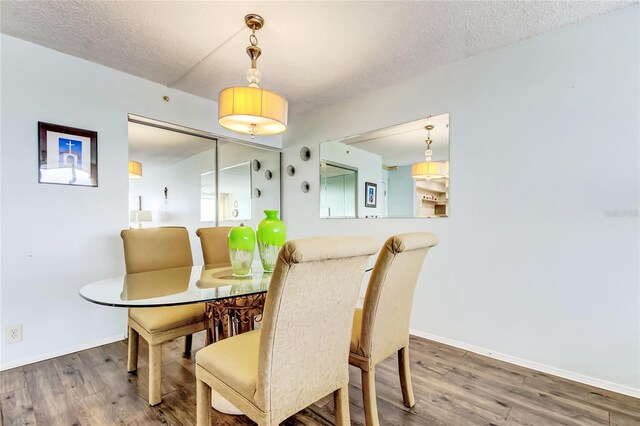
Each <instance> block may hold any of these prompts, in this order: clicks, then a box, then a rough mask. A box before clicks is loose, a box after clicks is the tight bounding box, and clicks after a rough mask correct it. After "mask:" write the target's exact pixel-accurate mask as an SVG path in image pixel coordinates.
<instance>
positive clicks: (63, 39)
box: [0, 0, 635, 115]
mask: <svg viewBox="0 0 640 426" xmlns="http://www.w3.org/2000/svg"><path fill="white" fill-rule="evenodd" d="M630 3H635V2H621V1H603V2H597V1H593V2H592V1H568V2H555V1H499V2H487V1H482V2H477V1H471V2H467V1H442V2H439V1H429V2H426V1H423V2H419V1H414V2H408V1H407V2H405V1H386V2H369V1H352V2H328V1H327V2H245V1H242V2H240V1H235V2H218V1H216V2H190V1H166V2H162V1H138V2H136V1H126V2H125V1H63V2H58V1H7V0H5V1H2V2H0V15H1V20H0V30H1V31H2V32H3V33H6V34H9V35H12V36H15V37H18V38H21V39H24V40H28V41H31V42H34V43H37V44H41V45H43V46H47V47H50V48H53V49H56V50H59V51H61V52H65V53H68V54H71V55H74V56H78V57H81V58H84V59H88V60H90V61H93V62H97V63H100V64H103V65H106V66H108V67H111V68H115V69H118V70H122V71H125V72H127V73H130V74H134V75H137V76H140V77H143V78H146V79H149V80H152V81H155V82H158V83H161V84H164V85H167V86H170V87H175V88H176V89H179V90H183V91H186V92H190V93H193V94H196V95H199V96H202V97H205V98H208V99H217V96H218V92H219V91H220V90H221V89H222V88H224V87H228V86H233V85H244V84H246V81H245V78H244V75H245V72H246V70H247V69H248V68H249V60H248V58H247V56H246V54H245V52H244V50H245V47H246V46H247V45H248V36H249V30H248V29H247V28H246V27H245V26H244V15H245V14H247V13H252V12H254V13H259V14H261V15H262V16H263V17H264V18H265V21H266V24H265V27H264V28H263V29H262V30H260V31H259V32H258V40H259V46H260V47H261V48H262V51H263V54H262V57H261V58H260V60H259V61H258V68H259V69H260V70H261V71H262V74H263V82H262V84H261V85H262V87H264V88H268V89H271V90H274V91H276V92H279V93H281V94H283V95H284V96H285V97H287V99H289V102H290V111H291V114H292V115H297V114H300V113H303V112H306V111H309V110H313V109H316V108H319V107H322V106H326V105H330V104H332V103H334V102H337V101H339V100H342V99H345V98H349V97H351V96H353V95H355V94H358V93H361V92H363V91H367V90H371V89H373V88H375V87H379V86H385V85H389V84H392V83H394V82H396V81H397V80H402V79H406V78H410V77H412V76H413V75H416V74H418V73H421V72H424V70H427V69H432V68H436V67H439V66H442V65H445V64H449V63H452V62H456V61H460V60H462V59H465V58H467V57H470V56H473V55H477V54H478V53H481V52H485V51H489V50H493V49H497V48H499V47H503V46H506V45H510V44H513V43H517V42H518V41H521V40H524V39H526V38H528V37H531V36H534V35H537V34H540V33H543V32H545V31H549V30H552V29H554V28H558V27H561V26H563V25H566V24H568V23H572V22H576V21H579V20H582V19H585V18H588V17H591V16H595V15H599V14H603V13H606V12H608V11H610V10H613V9H617V8H620V7H623V6H625V5H627V4H630ZM189 71H190V72H189ZM185 73H186V75H185Z"/></svg>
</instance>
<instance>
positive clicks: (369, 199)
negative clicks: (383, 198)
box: [364, 182, 378, 208]
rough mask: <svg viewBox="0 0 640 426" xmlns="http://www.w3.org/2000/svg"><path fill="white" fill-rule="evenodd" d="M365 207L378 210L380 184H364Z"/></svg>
mask: <svg viewBox="0 0 640 426" xmlns="http://www.w3.org/2000/svg"><path fill="white" fill-rule="evenodd" d="M364 206H365V207H372V208H376V207H377V206H378V184H377V183H373V182H365V183H364Z"/></svg>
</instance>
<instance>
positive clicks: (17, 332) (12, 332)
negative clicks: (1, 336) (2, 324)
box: [5, 324, 22, 343]
mask: <svg viewBox="0 0 640 426" xmlns="http://www.w3.org/2000/svg"><path fill="white" fill-rule="evenodd" d="M5 341H6V342H7V343H18V342H22V324H16V325H10V326H9V327H7V328H6V329H5Z"/></svg>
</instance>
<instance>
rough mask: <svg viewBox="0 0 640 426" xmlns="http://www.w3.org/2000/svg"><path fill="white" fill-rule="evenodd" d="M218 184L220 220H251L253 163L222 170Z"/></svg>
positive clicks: (244, 163) (246, 162)
mask: <svg viewBox="0 0 640 426" xmlns="http://www.w3.org/2000/svg"><path fill="white" fill-rule="evenodd" d="M218 182H219V183H218V200H219V201H218V203H219V204H218V206H219V212H218V214H219V216H218V217H219V218H220V220H221V221H229V220H251V163H250V162H249V161H245V162H243V163H240V164H234V165H231V166H227V167H222V168H220V171H219V172H218Z"/></svg>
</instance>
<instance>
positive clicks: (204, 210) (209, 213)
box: [128, 115, 280, 232]
mask: <svg viewBox="0 0 640 426" xmlns="http://www.w3.org/2000/svg"><path fill="white" fill-rule="evenodd" d="M128 126H129V160H130V161H129V177H130V179H129V210H130V218H131V226H132V227H145V228H146V227H157V226H186V227H187V228H188V229H189V230H190V231H194V232H195V229H197V228H199V227H206V226H217V225H230V226H233V225H236V224H238V223H239V222H244V223H245V224H247V225H249V224H251V225H253V226H255V224H257V223H258V222H259V221H260V220H262V219H263V217H264V214H263V213H262V210H266V209H269V210H279V209H280V152H279V151H278V150H274V149H271V148H267V147H262V146H259V145H254V144H249V143H245V142H241V141H236V140H233V139H228V138H217V137H215V136H213V135H210V134H208V133H206V132H201V131H198V130H195V129H189V128H184V127H181V126H176V125H172V124H170V123H163V122H160V121H157V120H152V119H147V118H144V117H139V116H134V115H130V116H129V124H128ZM256 162H259V163H260V164H261V167H260V169H259V171H255V170H254V169H253V168H252V165H253V164H254V163H256ZM265 170H269V174H268V175H266V174H265ZM255 189H259V190H260V194H261V196H260V198H259V199H256V197H255V196H254V195H253V194H254V193H255Z"/></svg>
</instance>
